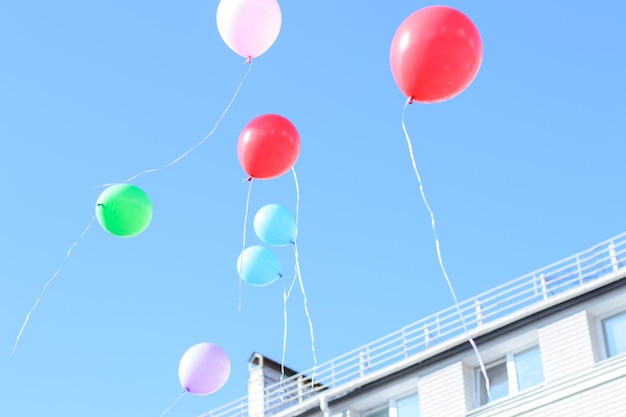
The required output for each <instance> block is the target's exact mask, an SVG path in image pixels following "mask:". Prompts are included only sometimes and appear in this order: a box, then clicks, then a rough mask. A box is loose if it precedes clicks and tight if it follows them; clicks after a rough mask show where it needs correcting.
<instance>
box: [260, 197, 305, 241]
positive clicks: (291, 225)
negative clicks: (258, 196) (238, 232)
mask: <svg viewBox="0 0 626 417" xmlns="http://www.w3.org/2000/svg"><path fill="white" fill-rule="evenodd" d="M254 231H255V232H256V235H257V236H258V237H259V239H261V240H262V241H263V243H265V244H268V245H271V246H284V245H288V244H290V243H294V242H295V241H296V234H297V230H296V219H295V218H294V217H293V215H292V214H291V212H290V211H289V210H287V209H286V208H285V207H283V206H281V205H279V204H268V205H266V206H263V207H261V208H260V209H259V211H257V213H256V215H255V216H254Z"/></svg>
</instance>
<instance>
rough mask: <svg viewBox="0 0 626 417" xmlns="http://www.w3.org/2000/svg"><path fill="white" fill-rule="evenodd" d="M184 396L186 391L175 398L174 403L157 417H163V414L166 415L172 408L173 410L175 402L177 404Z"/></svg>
mask: <svg viewBox="0 0 626 417" xmlns="http://www.w3.org/2000/svg"><path fill="white" fill-rule="evenodd" d="M185 394H187V391H186V390H185V391H183V393H182V394H180V395H179V396H178V398H176V399H175V400H174V402H173V403H172V404H170V406H169V407H167V408H166V409H165V411H163V412H162V413H161V415H160V416H159V417H163V416H164V415H165V414H167V413H168V412H169V411H170V410H171V409H172V408H174V406H175V405H176V403H177V402H178V401H179V400H180V399H181V398H183V396H184V395H185Z"/></svg>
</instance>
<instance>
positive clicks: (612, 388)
mask: <svg viewBox="0 0 626 417" xmlns="http://www.w3.org/2000/svg"><path fill="white" fill-rule="evenodd" d="M625 393H626V355H623V356H621V357H616V358H614V359H611V360H608V361H604V362H602V363H599V364H597V365H596V366H595V367H593V368H592V369H590V370H587V371H585V372H582V373H579V374H577V375H574V376H573V377H571V378H567V379H561V380H560V381H559V382H557V383H554V384H547V385H544V386H542V387H538V388H537V389H529V390H528V391H524V392H522V393H520V394H518V395H514V396H512V397H509V398H507V399H504V400H500V401H496V402H495V403H494V404H493V405H490V406H486V407H482V408H479V409H477V410H474V411H473V412H471V413H469V414H468V417H518V416H523V417H579V416H580V417H624V416H626V395H624V394H625Z"/></svg>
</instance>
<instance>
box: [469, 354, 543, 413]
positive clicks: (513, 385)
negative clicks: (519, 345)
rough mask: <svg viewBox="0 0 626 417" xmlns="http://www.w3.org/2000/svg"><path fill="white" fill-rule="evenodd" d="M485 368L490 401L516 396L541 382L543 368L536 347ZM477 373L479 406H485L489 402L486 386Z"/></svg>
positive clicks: (480, 373)
mask: <svg viewBox="0 0 626 417" xmlns="http://www.w3.org/2000/svg"><path fill="white" fill-rule="evenodd" d="M485 368H486V371H487V377H488V378H489V388H490V390H489V391H490V393H491V400H497V399H499V398H503V397H506V396H508V395H513V394H516V393H517V392H519V391H521V390H524V389H527V388H530V387H533V386H535V385H539V384H541V383H542V382H543V366H542V365H541V354H540V352H539V347H538V346H535V347H533V348H531V349H528V350H524V351H522V352H518V353H514V354H508V355H506V356H505V357H504V358H503V359H501V360H499V361H496V362H493V363H490V364H488V365H486V366H485ZM477 373H478V378H477V379H478V390H479V391H478V392H479V399H480V405H485V404H487V403H489V402H490V398H489V395H488V394H487V385H486V384H485V377H484V376H483V374H482V372H481V370H480V369H478V370H477Z"/></svg>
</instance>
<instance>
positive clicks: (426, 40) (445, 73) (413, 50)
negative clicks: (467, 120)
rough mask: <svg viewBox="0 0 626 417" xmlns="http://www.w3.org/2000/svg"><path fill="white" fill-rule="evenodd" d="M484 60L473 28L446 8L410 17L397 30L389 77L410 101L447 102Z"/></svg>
mask: <svg viewBox="0 0 626 417" xmlns="http://www.w3.org/2000/svg"><path fill="white" fill-rule="evenodd" d="M482 58H483V44H482V40H481V39H480V33H478V29H477V28H476V26H474V23H472V21H471V20H470V19H469V18H468V17H467V16H465V15H464V14H463V13H461V12H460V11H458V10H456V9H453V8H451V7H447V6H429V7H425V8H423V9H420V10H418V11H416V12H414V13H413V14H412V15H410V16H409V17H407V18H406V20H405V21H404V22H402V24H401V25H400V27H398V30H397V31H396V34H395V35H394V37H393V41H392V42H391V54H390V61H391V72H392V73H393V78H394V80H395V81H396V84H397V85H398V87H399V88H400V90H401V91H402V92H403V93H404V94H405V95H406V96H407V97H409V99H410V100H411V101H413V100H415V101H419V102H422V103H434V102H438V101H444V100H448V99H450V98H452V97H454V96H456V95H457V94H459V93H461V92H462V91H463V90H465V89H466V88H467V86H469V85H470V83H471V82H472V81H473V80H474V78H475V77H476V74H477V73H478V69H479V68H480V63H481V61H482Z"/></svg>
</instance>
